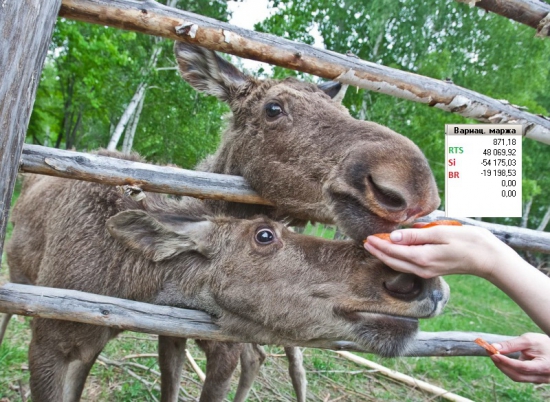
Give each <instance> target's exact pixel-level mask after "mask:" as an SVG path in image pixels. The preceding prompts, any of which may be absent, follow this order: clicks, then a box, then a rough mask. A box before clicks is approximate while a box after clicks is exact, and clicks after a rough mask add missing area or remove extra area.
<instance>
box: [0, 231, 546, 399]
mask: <svg viewBox="0 0 550 402" xmlns="http://www.w3.org/2000/svg"><path fill="white" fill-rule="evenodd" d="M305 233H307V234H315V235H318V236H323V237H327V238H330V237H332V236H334V228H331V227H327V228H323V227H320V226H319V225H317V226H311V225H308V227H306V229H305ZM6 278H7V266H6V264H5V259H3V260H2V269H1V270H0V283H2V282H5V281H6ZM446 279H447V281H448V283H449V285H450V287H451V300H450V302H449V304H448V306H447V308H446V309H445V311H444V313H443V314H442V315H441V316H439V317H436V318H433V319H430V320H423V321H422V322H421V329H422V330H424V331H478V332H489V333H498V334H506V335H520V334H522V333H525V332H528V331H534V332H540V331H539V330H538V329H537V328H536V326H535V325H534V324H533V323H532V322H531V320H530V319H529V318H528V317H527V316H526V315H525V314H524V313H523V312H522V311H521V310H520V309H519V308H518V307H517V306H516V305H515V303H513V302H512V301H511V300H510V299H509V298H508V297H507V296H506V295H505V294H503V293H502V292H501V291H500V290H498V289H497V288H495V287H494V286H492V285H491V284H489V283H488V282H485V281H483V280H482V279H479V278H475V277H469V276H452V277H447V278H446ZM29 321H30V320H29V319H28V318H23V317H16V318H14V319H12V322H11V323H10V326H9V327H8V332H7V335H6V337H7V339H6V340H5V341H4V343H3V345H2V346H1V347H0V401H1V402H7V401H20V400H21V399H20V396H19V395H20V394H19V389H18V387H19V385H21V386H22V387H23V390H24V392H28V387H29V385H28V384H29V372H28V368H27V346H28V343H29V340H30V329H29ZM189 348H190V351H191V354H192V355H193V356H194V357H195V359H196V360H197V363H198V364H199V366H201V367H202V369H203V370H204V369H205V363H206V362H205V360H204V356H203V354H202V352H201V351H200V350H199V349H198V348H197V347H196V346H195V345H194V343H193V342H191V341H190V342H189ZM266 350H267V352H268V353H269V354H270V356H269V357H268V358H267V361H266V364H265V366H264V367H263V368H262V371H261V373H260V376H259V378H258V380H257V381H256V383H255V385H254V391H253V393H252V394H251V395H250V397H249V400H251V401H262V402H263V401H292V400H294V399H293V398H294V396H293V395H294V393H293V391H292V387H291V384H290V380H289V378H288V374H287V363H286V359H285V358H284V357H283V356H281V355H282V354H283V350H282V348H279V347H275V346H272V347H268V348H266ZM151 353H156V337H155V336H152V335H146V334H136V333H130V332H126V333H123V334H122V335H121V336H119V337H118V338H117V339H116V340H114V341H112V342H110V343H109V344H108V345H107V347H106V348H105V350H104V351H103V353H102V355H103V356H105V357H107V358H108V359H110V360H113V361H116V362H123V363H124V364H126V365H125V366H124V367H125V369H126V370H131V371H133V372H134V373H135V374H136V375H137V376H138V377H139V378H141V379H142V381H140V380H138V379H136V378H134V377H132V376H131V375H130V374H128V372H127V371H125V370H123V369H121V368H120V367H118V366H113V365H110V364H105V363H102V362H97V363H96V364H95V365H94V367H93V368H92V371H91V373H90V376H89V378H88V382H87V384H86V389H85V391H84V395H83V400H85V401H109V402H110V401H117V402H118V401H123V402H124V401H128V402H130V401H152V400H154V399H153V398H157V399H158V398H160V395H159V392H158V390H156V389H155V387H158V381H159V378H158V376H157V375H156V374H154V373H152V372H151V370H153V371H158V364H157V362H156V359H155V358H152V357H143V356H142V357H134V358H126V359H125V357H128V356H129V355H135V354H151ZM304 356H305V361H304V363H305V368H306V371H307V379H308V382H309V384H308V399H309V400H312V401H328V400H330V401H336V400H338V401H403V402H405V401H413V402H414V401H443V399H441V398H437V397H434V396H433V395H431V394H427V393H424V392H422V391H419V390H417V389H414V388H412V387H410V386H407V385H404V384H402V383H399V382H396V381H395V380H391V379H388V378H386V377H384V376H382V375H380V374H378V373H376V372H373V371H372V370H369V369H367V368H365V367H361V366H358V365H356V364H354V363H352V362H349V361H348V360H345V359H344V358H343V357H341V356H338V355H336V354H335V353H334V352H332V351H325V350H316V349H306V350H305V351H304ZM363 356H364V357H366V358H367V359H370V360H373V361H375V362H378V363H380V364H382V365H384V366H387V367H389V368H392V369H394V370H397V371H400V372H403V373H405V374H409V375H411V376H413V377H415V378H417V379H421V380H424V381H428V382H430V383H432V384H434V385H438V386H440V387H442V388H444V389H446V390H448V391H451V392H454V393H457V394H459V395H461V396H464V397H467V398H470V399H472V400H474V401H494V402H497V401H498V402H504V401H513V402H528V401H529V402H531V401H546V400H549V399H550V386H547V385H542V386H536V385H533V384H518V383H514V382H512V381H511V380H509V379H508V378H507V377H506V376H504V374H502V373H501V372H500V371H499V370H498V369H496V368H495V366H494V365H493V363H492V362H491V360H490V359H489V358H486V357H428V358H396V359H384V358H380V357H378V356H374V355H370V354H364V355H363ZM136 364H139V365H140V366H136ZM237 378H238V376H237V375H235V376H234V379H233V383H232V391H231V393H230V395H229V398H228V400H232V397H233V395H234V391H235V388H236V383H237ZM182 387H183V388H184V389H185V393H183V392H182V393H181V399H182V400H185V401H194V400H196V398H198V395H199V394H200V382H199V380H198V377H197V375H196V374H195V373H194V372H193V371H192V370H191V369H190V367H188V366H186V367H185V370H184V373H183V376H182Z"/></svg>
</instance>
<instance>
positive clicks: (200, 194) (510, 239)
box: [20, 144, 550, 254]
mask: <svg viewBox="0 0 550 402" xmlns="http://www.w3.org/2000/svg"><path fill="white" fill-rule="evenodd" d="M20 166H21V171H23V172H27V173H39V174H45V175H49V176H57V177H63V178H67V179H78V180H85V181H92V182H95V183H103V184H109V185H134V186H139V187H140V188H141V189H143V190H145V191H151V192H156V193H166V194H173V195H187V196H191V197H197V198H212V199H218V200H225V201H234V202H242V203H247V204H262V205H273V204H272V203H270V201H268V200H265V199H263V198H261V197H260V196H259V195H258V194H257V193H255V192H254V191H253V190H252V189H251V187H250V186H249V185H248V184H247V183H246V182H245V180H244V179H243V178H242V177H240V176H229V175H222V174H216V173H205V172H195V171H193V170H185V169H179V168H174V167H168V166H156V165H150V164H147V163H139V162H131V161H125V160H122V159H116V158H110V157H106V156H99V155H94V154H87V153H82V152H73V151H64V150H60V149H56V148H47V147H43V146H40V145H29V144H25V145H24V146H23V154H22V156H21V163H20ZM444 218H445V214H444V212H442V211H435V212H433V213H431V214H430V215H428V216H425V217H423V218H420V219H419V220H418V221H419V222H431V221H434V220H438V219H444ZM451 219H456V220H459V221H461V222H463V223H465V224H468V225H474V226H482V227H485V228H487V229H489V230H490V231H491V232H493V233H494V234H495V235H496V236H497V237H498V238H500V239H501V240H502V241H504V242H505V243H507V244H508V245H510V246H511V247H514V248H516V249H520V250H527V251H538V252H541V253H547V254H550V233H548V232H541V231H537V230H532V229H525V228H518V227H512V226H505V225H498V224H494V223H488V222H480V221H476V220H474V219H463V218H452V217H451Z"/></svg>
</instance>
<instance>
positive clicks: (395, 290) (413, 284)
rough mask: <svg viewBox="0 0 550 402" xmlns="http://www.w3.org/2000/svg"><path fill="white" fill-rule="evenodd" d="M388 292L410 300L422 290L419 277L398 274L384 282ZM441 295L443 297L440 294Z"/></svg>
mask: <svg viewBox="0 0 550 402" xmlns="http://www.w3.org/2000/svg"><path fill="white" fill-rule="evenodd" d="M384 287H385V288H386V290H387V291H388V293H389V294H390V295H391V296H393V297H395V298H398V299H402V300H412V299H414V298H415V297H417V296H418V295H419V294H420V292H421V290H422V283H421V281H420V278H419V277H417V276H415V275H410V274H399V275H397V276H396V277H394V278H392V279H390V280H388V281H386V282H384ZM441 297H443V296H442V295H441Z"/></svg>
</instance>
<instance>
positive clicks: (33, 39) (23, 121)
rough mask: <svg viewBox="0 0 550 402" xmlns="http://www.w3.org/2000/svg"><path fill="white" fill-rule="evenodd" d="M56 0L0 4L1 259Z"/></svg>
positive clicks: (57, 6) (57, 2) (49, 36)
mask: <svg viewBox="0 0 550 402" xmlns="http://www.w3.org/2000/svg"><path fill="white" fill-rule="evenodd" d="M60 6H61V0H51V1H46V2H44V1H41V0H18V1H7V2H6V1H3V2H1V3H0V55H2V56H1V57H0V72H1V73H0V74H1V75H2V78H1V79H0V259H1V256H2V248H3V244H4V237H5V235H6V226H7V222H8V213H9V208H10V203H11V197H12V194H13V187H14V184H15V179H16V177H17V171H18V168H19V159H20V157H21V149H22V147H23V143H24V141H25V133H26V132H27V126H28V124H29V119H30V116H31V111H32V106H33V104H34V99H35V96H36V88H37V86H38V82H39V81H40V74H41V72H42V66H43V65H44V59H45V58H46V53H47V51H48V45H49V43H50V40H51V37H52V33H53V28H54V26H55V21H56V17H57V12H58V10H59V7H60Z"/></svg>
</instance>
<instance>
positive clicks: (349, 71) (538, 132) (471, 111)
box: [60, 0, 550, 144]
mask: <svg viewBox="0 0 550 402" xmlns="http://www.w3.org/2000/svg"><path fill="white" fill-rule="evenodd" d="M60 15H61V16H63V17H65V18H71V19H75V20H79V21H85V22H90V23H94V24H101V25H108V26H112V27H116V28H120V29H128V30H131V31H136V32H142V33H146V34H149V35H157V36H162V37H165V38H169V39H175V40H181V41H185V42H190V43H195V44H197V45H200V46H203V47H206V48H208V49H212V50H218V51H221V52H225V53H230V54H233V55H236V56H240V57H246V58H249V59H253V60H258V61H263V62H266V63H270V64H275V65H278V66H282V67H286V68H291V69H294V70H298V71H303V72H306V73H310V74H314V75H317V76H319V77H324V78H328V79H331V80H337V81H340V82H342V83H343V84H348V85H354V86H357V87H359V88H365V89H368V90H371V91H376V92H380V93H384V94H387V95H391V96H396V97H399V98H403V99H408V100H411V101H415V102H420V103H424V104H427V105H429V106H433V107H436V108H439V109H442V110H445V111H448V112H453V113H458V114H460V115H462V116H465V117H469V118H474V119H477V120H479V121H482V122H485V123H493V124H496V123H514V124H523V125H524V126H525V136H526V137H528V138H532V139H535V140H537V141H541V142H544V143H547V144H550V120H549V119H546V118H544V117H540V116H536V115H533V114H531V113H527V112H525V111H522V110H520V109H518V108H517V107H514V106H513V105H510V104H508V103H503V102H502V101H499V100H495V99H492V98H489V97H487V96H485V95H482V94H479V93H477V92H474V91H471V90H468V89H465V88H461V87H459V86H457V85H453V84H451V83H447V82H444V81H440V80H436V79H433V78H429V77H424V76H421V75H418V74H413V73H408V72H405V71H401V70H397V69H394V68H390V67H385V66H382V65H379V64H376V63H371V62H368V61H364V60H361V59H359V58H357V57H355V56H350V55H342V54H338V53H335V52H331V51H329V50H325V49H318V48H315V47H313V46H310V45H305V44H302V43H296V42H292V41H289V40H286V39H283V38H278V37H276V36H273V35H268V34H263V33H259V32H254V31H249V30H246V29H242V28H238V27H236V26H233V25H230V24H227V23H224V22H220V21H217V20H214V19H212V18H207V17H204V16H201V15H197V14H193V13H190V12H187V11H183V10H178V9H175V8H169V7H166V6H163V5H162V4H159V3H157V2H155V1H152V0H148V1H144V2H137V1H133V0H63V5H62V7H61V10H60Z"/></svg>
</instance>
